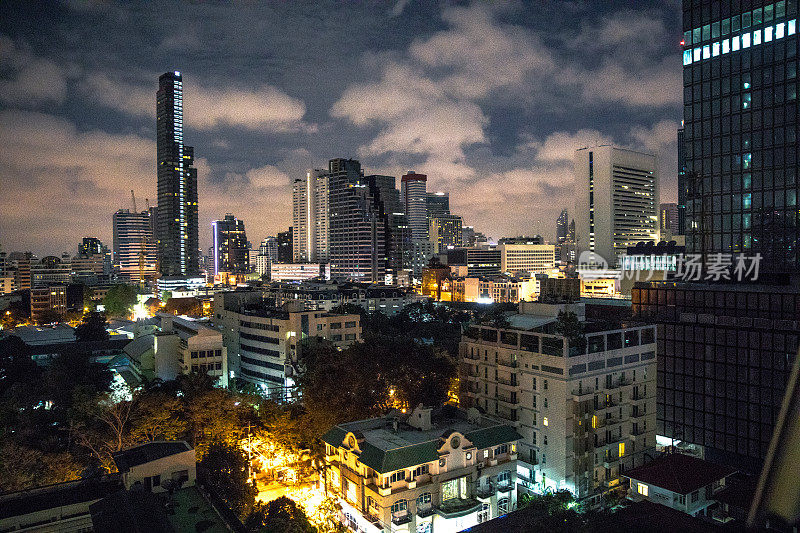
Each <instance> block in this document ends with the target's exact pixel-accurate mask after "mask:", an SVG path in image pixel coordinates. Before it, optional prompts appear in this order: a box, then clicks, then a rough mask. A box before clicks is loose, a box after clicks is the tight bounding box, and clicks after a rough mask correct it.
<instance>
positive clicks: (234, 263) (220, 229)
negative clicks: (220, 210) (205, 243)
mask: <svg viewBox="0 0 800 533" xmlns="http://www.w3.org/2000/svg"><path fill="white" fill-rule="evenodd" d="M211 242H212V243H213V244H212V246H213V247H214V275H217V274H220V273H222V272H227V273H231V274H239V273H244V272H247V271H248V270H249V269H250V249H249V248H248V246H247V234H246V233H245V229H244V221H243V220H239V219H237V218H236V217H235V216H233V215H231V214H230V213H228V214H226V215H225V218H223V219H222V220H215V221H213V222H212V223H211Z"/></svg>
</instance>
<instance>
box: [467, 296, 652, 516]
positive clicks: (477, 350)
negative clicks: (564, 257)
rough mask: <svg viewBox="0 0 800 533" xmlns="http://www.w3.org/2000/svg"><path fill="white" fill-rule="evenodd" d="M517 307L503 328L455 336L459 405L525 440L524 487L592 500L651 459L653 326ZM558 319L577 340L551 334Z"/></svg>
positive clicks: (541, 306)
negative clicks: (572, 319)
mask: <svg viewBox="0 0 800 533" xmlns="http://www.w3.org/2000/svg"><path fill="white" fill-rule="evenodd" d="M519 307H520V314H517V315H511V316H508V321H509V326H507V327H505V328H496V327H493V326H490V325H480V324H475V325H472V326H470V328H469V329H468V331H467V332H466V333H465V334H464V335H463V336H462V338H461V344H460V347H459V362H460V368H459V377H460V391H459V400H460V405H461V406H462V407H464V408H470V407H476V408H478V409H481V410H482V412H485V413H487V414H489V415H492V416H496V417H499V418H501V419H503V420H505V421H507V422H508V423H509V424H511V425H514V426H515V428H516V429H517V431H518V432H519V433H520V434H521V435H522V440H521V441H520V443H519V448H518V450H519V459H520V460H521V461H524V462H525V463H527V465H526V470H527V472H525V471H522V472H519V471H518V474H519V475H520V476H521V483H520V484H521V485H522V486H523V487H525V488H526V489H528V490H533V491H536V492H539V493H541V492H543V491H546V490H560V489H568V490H570V491H572V493H573V494H574V495H575V496H576V497H577V498H578V499H589V500H590V501H598V500H599V498H600V495H601V494H602V493H604V492H606V491H608V490H609V489H613V488H614V487H616V486H618V485H619V482H620V473H621V472H622V471H623V470H628V469H630V468H632V467H634V466H640V465H642V464H643V463H645V462H646V461H648V460H649V459H650V458H651V457H652V454H653V453H654V452H655V445H656V439H655V437H656V431H655V430H656V427H655V426H656V425H655V419H656V399H655V394H656V331H655V329H656V328H655V326H645V325H640V324H627V323H622V322H618V323H614V322H613V321H609V320H602V321H592V320H587V319H586V318H585V307H584V304H545V303H539V302H520V304H519ZM560 312H566V313H570V312H571V313H574V314H575V316H576V317H577V320H578V321H580V322H581V323H582V324H583V326H584V329H585V331H586V338H585V339H584V340H579V339H576V338H573V339H570V338H566V337H564V336H563V335H560V334H558V333H557V329H556V324H557V323H558V321H559V313H560Z"/></svg>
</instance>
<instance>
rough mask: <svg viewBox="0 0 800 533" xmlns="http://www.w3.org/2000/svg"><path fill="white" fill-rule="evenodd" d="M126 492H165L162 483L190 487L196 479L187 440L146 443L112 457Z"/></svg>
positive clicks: (194, 460)
mask: <svg viewBox="0 0 800 533" xmlns="http://www.w3.org/2000/svg"><path fill="white" fill-rule="evenodd" d="M111 457H112V458H113V459H114V463H115V464H116V465H117V469H118V470H119V472H120V474H121V475H122V482H123V484H124V486H125V488H126V489H131V488H133V487H136V486H141V487H142V488H143V489H144V490H145V491H147V492H164V491H166V490H167V488H166V486H165V483H164V482H165V481H167V480H168V479H171V480H174V481H176V482H178V483H180V484H181V486H182V487H191V486H193V485H194V484H195V480H196V479H197V463H196V459H195V453H194V448H192V447H191V446H189V443H187V442H186V441H183V440H180V441H154V442H146V443H144V444H140V445H138V446H134V447H132V448H127V449H125V450H122V451H119V452H115V453H113V454H111Z"/></svg>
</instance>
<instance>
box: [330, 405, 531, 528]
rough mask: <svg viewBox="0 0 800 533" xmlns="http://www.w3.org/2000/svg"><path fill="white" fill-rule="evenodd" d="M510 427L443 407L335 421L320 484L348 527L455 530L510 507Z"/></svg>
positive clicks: (513, 461)
mask: <svg viewBox="0 0 800 533" xmlns="http://www.w3.org/2000/svg"><path fill="white" fill-rule="evenodd" d="M519 439H520V435H519V434H518V433H517V431H516V430H515V429H514V428H513V427H511V426H509V425H507V424H504V423H502V422H499V421H497V420H495V419H492V418H489V417H486V416H483V415H481V414H479V413H478V411H477V410H475V409H472V410H470V411H469V412H467V411H463V410H459V409H456V408H454V407H452V406H444V407H442V408H441V409H437V410H432V409H430V408H423V407H422V406H419V407H417V408H416V409H415V410H414V411H413V412H412V413H411V414H410V415H405V416H402V417H392V416H389V417H384V418H373V419H369V420H362V421H358V422H350V423H346V424H339V425H338V426H335V427H334V428H332V429H331V430H330V431H328V433H326V434H325V435H324V436H323V438H322V440H323V441H324V442H325V462H326V465H327V466H328V468H327V470H326V474H325V476H323V477H322V479H321V481H320V483H321V484H322V485H323V487H324V488H325V489H327V490H328V491H330V492H332V493H333V494H335V495H336V496H337V497H338V500H339V502H340V503H341V505H342V511H341V519H342V522H343V523H344V524H345V525H346V526H348V527H349V528H350V529H352V530H353V531H364V532H368V533H378V532H383V531H392V532H398V531H402V532H407V533H412V532H418V533H431V532H436V533H440V532H446V533H449V532H457V531H462V530H464V529H466V528H469V527H471V526H474V525H476V524H478V523H481V522H485V521H488V520H491V519H492V518H495V517H497V516H501V515H505V514H507V513H508V512H510V511H512V510H513V509H515V508H516V494H517V491H516V476H517V442H518V440H519Z"/></svg>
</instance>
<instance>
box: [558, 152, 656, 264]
mask: <svg viewBox="0 0 800 533" xmlns="http://www.w3.org/2000/svg"><path fill="white" fill-rule="evenodd" d="M656 168H657V167H656V156H654V155H652V154H644V153H640V152H634V151H633V150H626V149H624V148H617V147H615V146H608V145H606V146H595V147H591V148H581V149H579V150H576V151H575V168H574V172H575V183H576V190H575V198H576V201H575V227H576V230H577V235H576V238H577V240H578V241H577V244H578V249H579V251H591V252H595V253H597V254H598V255H600V257H602V258H603V259H605V260H606V261H608V263H609V265H612V266H613V265H615V264H616V263H617V262H618V259H619V257H620V256H621V255H623V254H624V253H625V252H626V250H627V248H628V247H629V246H635V245H636V243H637V242H643V241H652V242H657V241H658V203H657V199H658V176H657V171H656Z"/></svg>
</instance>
